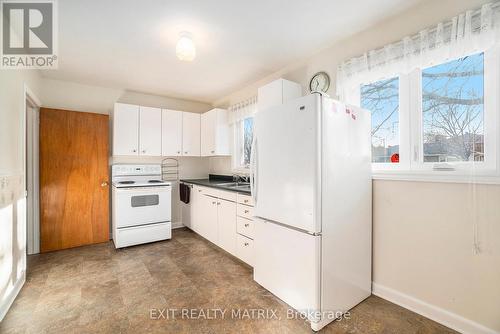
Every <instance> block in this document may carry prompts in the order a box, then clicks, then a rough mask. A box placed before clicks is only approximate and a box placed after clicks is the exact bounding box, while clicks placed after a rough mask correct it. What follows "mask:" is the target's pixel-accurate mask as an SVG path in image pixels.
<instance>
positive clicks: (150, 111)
mask: <svg viewBox="0 0 500 334" xmlns="http://www.w3.org/2000/svg"><path fill="white" fill-rule="evenodd" d="M139 148H140V152H139V155H144V156H161V109H160V108H150V107H140V112H139Z"/></svg>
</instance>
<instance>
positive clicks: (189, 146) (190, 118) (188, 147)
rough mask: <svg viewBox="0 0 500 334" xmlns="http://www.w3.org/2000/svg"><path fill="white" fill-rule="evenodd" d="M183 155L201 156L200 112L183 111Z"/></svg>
mask: <svg viewBox="0 0 500 334" xmlns="http://www.w3.org/2000/svg"><path fill="white" fill-rule="evenodd" d="M182 155H183V156H191V157H199V156H200V114H197V113H190V112H183V113H182Z"/></svg>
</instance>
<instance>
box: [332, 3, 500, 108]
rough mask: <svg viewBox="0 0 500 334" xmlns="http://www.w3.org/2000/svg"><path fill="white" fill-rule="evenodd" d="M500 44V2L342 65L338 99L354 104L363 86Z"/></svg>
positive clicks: (484, 6) (338, 77) (338, 76)
mask: <svg viewBox="0 0 500 334" xmlns="http://www.w3.org/2000/svg"><path fill="white" fill-rule="evenodd" d="M499 41H500V2H495V3H488V4H485V5H483V6H482V8H481V9H480V10H476V11H467V12H466V13H463V14H461V15H459V16H456V17H454V18H452V19H451V20H450V21H448V22H442V23H439V24H438V25H437V26H435V27H433V28H430V29H425V30H422V31H420V33H419V34H417V35H414V36H411V37H405V38H404V39H403V40H401V41H398V42H396V43H393V44H389V45H387V46H385V47H383V48H381V49H377V50H372V51H368V52H366V53H365V54H363V55H362V56H360V57H356V58H352V59H350V60H347V61H345V62H343V63H342V64H340V65H339V67H338V71H337V95H338V97H339V98H340V99H341V100H343V101H346V102H353V96H356V93H354V91H355V90H356V89H357V88H359V85H360V84H361V83H363V84H366V83H370V82H374V81H378V80H381V79H384V78H389V77H392V76H395V75H400V74H408V73H410V72H411V71H413V70H415V69H416V68H425V67H429V66H433V65H435V64H439V63H444V62H446V61H448V60H452V59H457V58H461V57H463V56H466V55H470V54H473V53H478V52H482V51H485V50H487V49H489V48H491V47H492V46H494V45H495V44H497V43H498V42H499Z"/></svg>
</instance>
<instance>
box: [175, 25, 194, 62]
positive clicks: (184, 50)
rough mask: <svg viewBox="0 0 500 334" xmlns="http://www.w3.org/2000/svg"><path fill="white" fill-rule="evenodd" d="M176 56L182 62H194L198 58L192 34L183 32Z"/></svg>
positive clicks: (176, 49)
mask: <svg viewBox="0 0 500 334" xmlns="http://www.w3.org/2000/svg"><path fill="white" fill-rule="evenodd" d="M175 54H176V55H177V58H179V59H180V60H182V61H193V60H194V58H195V57H196V47H195V45H194V42H193V39H192V37H191V34H189V33H187V32H182V33H181V34H180V37H179V40H178V41H177V46H176V47H175Z"/></svg>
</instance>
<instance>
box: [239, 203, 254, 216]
mask: <svg viewBox="0 0 500 334" xmlns="http://www.w3.org/2000/svg"><path fill="white" fill-rule="evenodd" d="M236 212H237V215H238V216H240V217H243V218H248V219H252V218H253V207H252V206H248V205H243V204H239V203H238V208H237V209H236Z"/></svg>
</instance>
